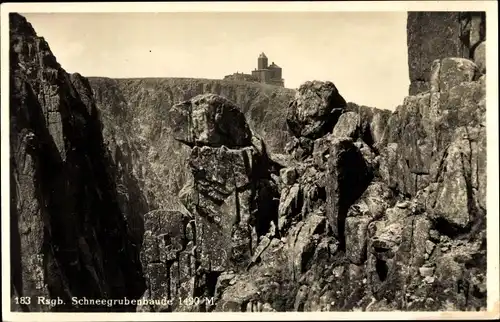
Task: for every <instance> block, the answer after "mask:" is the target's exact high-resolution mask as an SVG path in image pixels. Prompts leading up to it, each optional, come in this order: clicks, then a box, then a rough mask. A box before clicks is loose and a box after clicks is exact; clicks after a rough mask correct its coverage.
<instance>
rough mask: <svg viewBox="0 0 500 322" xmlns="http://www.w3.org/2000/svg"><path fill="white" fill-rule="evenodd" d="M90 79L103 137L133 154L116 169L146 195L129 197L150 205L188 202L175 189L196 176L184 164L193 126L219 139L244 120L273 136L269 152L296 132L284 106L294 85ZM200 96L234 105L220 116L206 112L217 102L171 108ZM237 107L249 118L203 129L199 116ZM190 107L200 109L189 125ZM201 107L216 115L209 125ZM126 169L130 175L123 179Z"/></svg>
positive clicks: (122, 151)
mask: <svg viewBox="0 0 500 322" xmlns="http://www.w3.org/2000/svg"><path fill="white" fill-rule="evenodd" d="M89 82H90V85H91V87H92V90H93V92H94V98H95V102H96V105H97V108H98V109H99V111H100V116H101V120H102V123H103V137H104V140H105V142H106V144H107V145H108V146H110V147H111V149H112V150H113V151H114V150H116V151H118V152H117V153H118V156H119V157H122V158H124V159H127V164H128V168H127V169H125V168H124V169H123V171H122V172H120V173H118V179H117V180H119V181H120V183H121V186H123V187H129V186H130V185H131V184H133V186H134V188H133V189H129V190H132V191H136V190H137V189H135V187H138V190H139V191H141V192H142V194H143V195H144V197H143V198H137V197H135V196H133V195H129V196H128V197H127V200H129V201H130V202H133V201H134V200H141V202H142V201H145V202H146V204H147V205H148V206H149V209H176V210H181V209H182V208H183V205H182V204H181V203H180V202H179V200H178V198H177V195H178V193H179V192H180V190H181V189H182V188H183V187H184V185H185V183H186V182H187V181H188V178H189V177H190V176H191V173H190V170H189V169H188V168H187V167H185V163H186V160H187V159H188V157H189V154H190V149H189V146H192V145H193V144H191V143H190V145H185V144H183V143H181V142H185V141H182V140H189V139H188V138H187V137H185V135H187V134H188V132H189V131H194V132H195V133H196V135H202V136H206V135H208V136H206V138H208V137H210V139H211V140H213V139H214V138H215V137H218V139H219V140H221V139H222V140H224V138H226V139H228V140H233V139H234V138H233V137H231V135H232V134H234V131H232V130H231V129H229V128H227V127H234V128H240V126H241V125H242V124H248V125H245V126H247V127H248V128H251V129H252V131H254V133H255V134H257V135H259V136H260V137H266V138H267V139H266V144H267V145H266V146H267V148H268V150H269V151H268V152H269V153H282V152H283V150H284V145H285V143H286V142H287V141H288V140H289V138H290V135H289V134H288V130H287V125H286V107H287V105H288V103H289V102H290V100H291V99H293V97H294V95H295V91H294V90H291V89H286V88H282V87H276V86H271V85H266V84H253V83H246V82H236V81H226V80H205V79H187V78H155V79H109V78H89ZM201 94H216V95H219V96H218V99H224V100H226V99H227V100H228V101H230V102H233V103H231V104H229V105H228V108H223V110H224V111H223V113H222V114H220V113H219V112H218V111H212V112H214V113H213V114H210V113H211V112H210V113H208V111H206V110H205V107H204V106H216V105H204V104H203V103H200V104H198V103H194V105H193V107H192V108H181V109H180V111H182V113H185V114H177V115H175V113H173V111H172V113H171V109H172V107H173V106H174V105H176V104H178V103H180V102H186V101H188V102H190V100H191V99H192V98H193V97H195V96H197V95H201ZM217 106H219V105H217ZM231 106H232V107H231ZM234 108H238V109H239V110H240V111H241V112H243V114H241V115H240V117H243V115H244V116H245V119H246V120H245V121H244V122H243V120H242V119H240V120H239V121H238V123H236V122H235V123H233V121H231V122H229V123H228V124H225V125H223V126H222V127H221V128H217V129H215V128H211V129H209V128H205V129H202V128H199V127H198V126H199V125H197V124H198V123H197V122H198V120H200V121H201V123H200V125H201V126H213V125H214V124H219V123H216V120H215V117H216V115H217V114H218V113H219V114H218V115H220V116H224V117H226V116H228V115H229V114H232V113H234V111H233V109H234ZM190 109H193V111H194V113H195V115H194V116H195V117H194V118H193V120H194V122H195V123H193V124H191V127H189V128H188V127H183V126H182V125H183V124H184V123H183V122H185V121H186V120H187V119H188V118H187V116H188V114H186V113H187V112H188V111H190ZM199 112H201V113H202V114H203V113H208V114H205V115H212V119H211V121H210V122H207V123H206V122H205V121H204V120H201V119H200V117H202V116H203V115H202V114H197V115H198V116H196V113H199ZM171 116H172V117H177V118H178V121H179V126H180V129H184V130H187V131H188V132H186V133H180V132H178V130H177V128H176V125H175V123H174V122H172V121H171V119H170V117H171ZM226 119H227V118H226ZM241 122H243V123H241ZM172 126H173V127H172ZM224 127H226V128H224ZM188 129H189V130H188ZM227 131H230V132H227ZM174 133H175V134H174ZM238 133H239V132H238ZM248 133H249V129H247V130H246V131H245V132H243V131H242V132H241V134H242V135H243V136H244V138H240V139H238V140H241V142H225V143H226V146H228V147H238V146H244V145H245V144H248V139H249V138H251V136H248ZM189 135H192V133H191V132H189ZM176 139H180V140H181V141H178V140H176ZM202 140H204V139H202ZM201 143H203V142H201ZM234 143H237V144H234ZM203 144H204V143H203ZM122 173H123V175H127V173H129V174H131V175H128V178H124V179H123V180H122V179H120V178H121V176H122ZM134 178H135V179H134ZM135 207H136V208H137V207H138V205H136V206H135ZM129 208H130V207H129ZM147 211H148V210H146V211H145V212H147Z"/></svg>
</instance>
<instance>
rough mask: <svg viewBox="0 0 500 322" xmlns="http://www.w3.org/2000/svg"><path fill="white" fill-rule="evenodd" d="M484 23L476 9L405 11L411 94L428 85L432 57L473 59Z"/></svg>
mask: <svg viewBox="0 0 500 322" xmlns="http://www.w3.org/2000/svg"><path fill="white" fill-rule="evenodd" d="M485 24H486V18H485V15H484V13H479V12H410V13H408V21H407V38H408V40H407V44H408V65H409V71H410V82H411V84H410V89H409V93H410V95H416V94H418V93H422V92H425V91H428V90H429V89H430V86H429V80H430V73H431V71H430V68H431V65H432V62H433V61H434V60H436V59H443V58H446V57H456V58H466V59H473V53H474V49H475V48H476V46H477V45H478V44H479V43H480V42H481V41H483V40H485V37H486V36H485V32H484V28H485ZM436 35H439V36H436Z"/></svg>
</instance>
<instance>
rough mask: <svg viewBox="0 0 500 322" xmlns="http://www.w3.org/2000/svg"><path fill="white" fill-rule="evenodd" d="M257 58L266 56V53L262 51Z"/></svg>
mask: <svg viewBox="0 0 500 322" xmlns="http://www.w3.org/2000/svg"><path fill="white" fill-rule="evenodd" d="M259 58H267V56H266V54H264V52H262V53H260V55H259Z"/></svg>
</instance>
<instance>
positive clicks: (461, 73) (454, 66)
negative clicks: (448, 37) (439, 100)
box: [439, 58, 477, 92]
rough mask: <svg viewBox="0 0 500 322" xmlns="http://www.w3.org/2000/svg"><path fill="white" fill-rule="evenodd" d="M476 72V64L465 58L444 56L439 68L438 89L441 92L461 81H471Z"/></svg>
mask: <svg viewBox="0 0 500 322" xmlns="http://www.w3.org/2000/svg"><path fill="white" fill-rule="evenodd" d="M476 73H477V66H476V64H474V62H472V61H471V60H469V59H466V58H444V59H442V60H441V64H440V68H439V81H440V82H439V90H440V91H442V92H445V91H448V90H450V89H451V88H452V87H455V86H457V85H460V84H461V83H463V82H471V81H473V80H474V76H475V75H476Z"/></svg>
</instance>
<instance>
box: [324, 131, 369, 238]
mask: <svg viewBox="0 0 500 322" xmlns="http://www.w3.org/2000/svg"><path fill="white" fill-rule="evenodd" d="M329 154H330V156H329V160H328V170H327V171H328V175H327V177H328V179H327V180H326V182H327V185H326V195H327V198H326V201H327V205H326V213H327V216H328V220H329V223H330V225H331V227H332V229H333V233H334V236H335V237H337V238H339V239H340V240H341V242H342V243H343V242H344V236H345V235H344V228H345V217H346V215H347V211H348V209H349V206H350V205H351V204H352V203H353V202H354V201H355V200H356V199H357V198H359V197H360V196H361V194H362V193H363V191H364V190H365V189H366V187H367V186H368V184H369V182H370V180H371V176H372V174H371V173H370V172H369V170H368V167H367V165H366V162H365V160H364V159H363V156H362V155H361V153H360V152H359V150H358V149H357V148H356V147H355V145H354V144H353V142H352V140H351V139H349V138H335V139H334V140H333V142H332V145H331V146H330V153H329Z"/></svg>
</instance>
